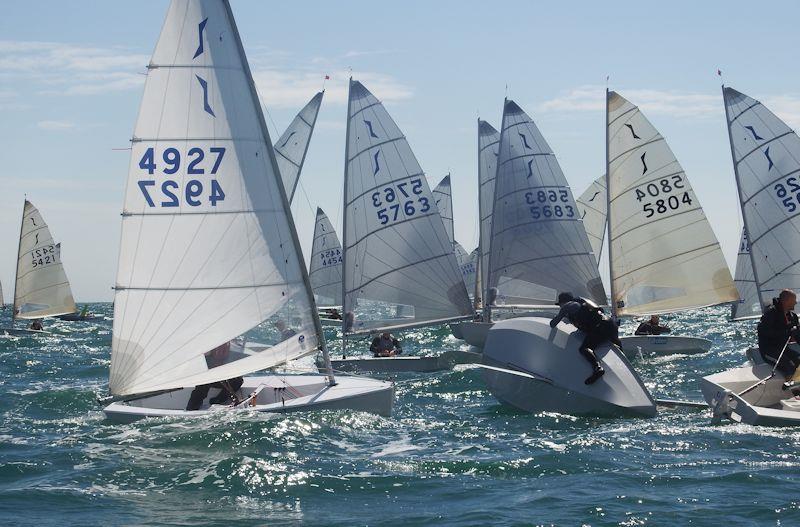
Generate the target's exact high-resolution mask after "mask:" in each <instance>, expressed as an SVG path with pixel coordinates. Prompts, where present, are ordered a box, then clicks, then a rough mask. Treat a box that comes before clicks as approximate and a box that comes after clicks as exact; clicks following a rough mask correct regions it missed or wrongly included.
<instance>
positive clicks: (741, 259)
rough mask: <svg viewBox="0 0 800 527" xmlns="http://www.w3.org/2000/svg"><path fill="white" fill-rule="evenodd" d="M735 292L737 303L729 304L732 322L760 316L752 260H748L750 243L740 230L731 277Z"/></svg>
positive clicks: (759, 303)
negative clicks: (734, 266)
mask: <svg viewBox="0 0 800 527" xmlns="http://www.w3.org/2000/svg"><path fill="white" fill-rule="evenodd" d="M733 281H734V283H735V284H736V290H737V291H739V301H738V302H734V303H733V304H731V318H732V319H733V320H746V319H748V318H757V317H760V316H761V301H760V300H759V298H758V287H756V280H755V278H754V277H753V260H752V259H751V258H750V243H749V242H748V241H747V231H746V230H744V228H742V238H741V241H740V242H739V253H738V254H737V255H736V272H735V273H734V275H733Z"/></svg>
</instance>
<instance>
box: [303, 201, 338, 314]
mask: <svg viewBox="0 0 800 527" xmlns="http://www.w3.org/2000/svg"><path fill="white" fill-rule="evenodd" d="M308 278H309V279H310V280H311V290H312V291H314V298H315V299H316V301H317V305H318V306H341V305H342V245H341V244H340V243H339V237H338V236H337V235H336V231H335V230H334V228H333V225H331V221H330V220H329V219H328V215H327V214H325V213H324V212H323V211H322V209H321V208H319V207H317V223H316V225H315V226H314V242H313V243H312V245H311V267H310V269H309V271H308Z"/></svg>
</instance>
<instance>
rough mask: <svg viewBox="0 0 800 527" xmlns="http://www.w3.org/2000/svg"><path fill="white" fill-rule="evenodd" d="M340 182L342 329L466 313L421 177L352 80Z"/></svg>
mask: <svg viewBox="0 0 800 527" xmlns="http://www.w3.org/2000/svg"><path fill="white" fill-rule="evenodd" d="M344 180H345V182H344V186H345V188H344V198H343V202H344V211H345V212H344V222H343V223H344V232H343V233H342V234H343V243H342V245H343V246H344V258H343V286H342V289H343V306H344V310H345V313H346V315H345V319H352V321H353V324H352V325H349V326H348V327H346V330H347V332H348V333H350V332H359V331H366V330H377V329H379V328H381V329H390V328H394V327H397V328H401V327H409V325H414V327H418V326H419V325H426V324H433V323H437V321H441V320H448V319H453V318H455V317H459V316H465V315H468V314H469V313H470V311H471V306H470V303H469V297H468V295H467V291H466V288H465V286H464V282H463V280H462V278H461V271H460V269H459V266H458V262H457V260H456V255H455V254H454V252H453V242H452V240H451V238H450V236H449V235H448V232H447V229H446V227H445V224H444V222H443V221H442V217H441V216H440V211H439V208H438V207H437V205H436V202H435V198H434V195H433V193H432V192H431V190H430V188H429V187H428V182H427V180H426V179H425V175H424V172H423V171H422V168H421V167H420V166H419V163H418V162H417V160H416V157H415V156H414V154H413V152H412V151H411V148H410V146H409V144H408V141H407V140H406V138H405V136H404V135H403V133H402V132H401V131H400V129H399V128H398V127H397V125H396V124H395V122H394V120H393V119H392V118H391V116H390V115H389V114H388V112H387V111H386V109H385V108H384V107H383V105H382V104H381V103H380V101H378V99H377V98H375V96H374V95H372V93H370V92H369V91H368V90H367V89H366V88H365V87H364V85H363V84H361V83H360V82H358V81H354V80H352V79H351V81H350V91H349V97H348V122H347V143H346V152H345V178H344Z"/></svg>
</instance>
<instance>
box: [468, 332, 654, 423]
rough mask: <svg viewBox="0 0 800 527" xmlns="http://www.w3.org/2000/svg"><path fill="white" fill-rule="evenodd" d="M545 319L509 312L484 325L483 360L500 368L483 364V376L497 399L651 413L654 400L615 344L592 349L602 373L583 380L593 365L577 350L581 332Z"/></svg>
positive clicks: (537, 406) (521, 405) (595, 411)
mask: <svg viewBox="0 0 800 527" xmlns="http://www.w3.org/2000/svg"><path fill="white" fill-rule="evenodd" d="M549 322H550V320H549V319H547V318H536V317H530V318H529V317H524V318H514V319H509V320H504V321H500V322H497V323H496V324H495V325H494V327H493V328H492V329H491V331H489V334H488V337H487V341H486V345H485V346H484V350H483V364H484V365H487V366H491V367H496V368H499V369H490V368H484V371H483V378H484V380H485V381H486V384H487V387H488V388H489V391H490V392H491V393H492V395H494V396H495V397H496V398H497V399H498V400H499V401H500V402H502V403H505V404H508V405H511V406H514V407H516V408H518V409H520V410H523V411H526V412H531V413H539V412H558V413H566V414H573V415H597V416H608V417H612V416H622V415H633V416H645V417H652V416H654V415H655V414H656V405H655V401H654V400H653V398H652V397H651V395H650V393H649V392H648V391H647V388H646V387H645V386H644V383H642V380H641V379H640V378H639V376H638V374H637V373H636V371H635V370H634V369H633V367H632V366H631V365H630V363H629V362H628V360H627V359H626V358H625V356H624V355H623V354H622V352H620V351H619V350H618V349H617V347H616V346H611V345H609V344H604V345H602V346H598V349H596V350H595V353H596V354H597V356H598V358H599V359H600V361H601V363H602V364H603V367H604V368H605V370H606V373H605V375H604V376H603V377H601V378H600V379H599V380H598V381H597V382H595V383H594V384H591V385H586V384H584V380H585V379H586V378H587V377H588V376H589V375H590V374H591V373H592V368H591V365H590V364H589V363H588V362H587V361H586V360H585V359H584V358H583V357H582V356H581V355H580V353H579V352H578V347H579V345H580V344H581V342H582V341H583V333H581V332H580V331H578V330H576V329H575V328H574V327H573V326H571V325H567V324H564V323H561V324H559V325H558V326H557V327H556V328H551V327H550V324H549ZM503 370H511V371H503ZM514 371H517V372H522V373H523V375H515V374H514V373H513V372H514Z"/></svg>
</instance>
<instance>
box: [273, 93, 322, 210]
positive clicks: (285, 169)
mask: <svg viewBox="0 0 800 527" xmlns="http://www.w3.org/2000/svg"><path fill="white" fill-rule="evenodd" d="M324 93H325V92H324V91H321V92H319V93H317V94H316V95H314V97H312V98H311V100H310V101H308V104H306V105H305V106H304V107H303V109H302V110H300V113H298V114H297V116H296V117H295V118H294V120H293V121H292V122H291V123H290V124H289V127H288V128H287V129H286V131H285V132H283V135H281V137H280V139H278V140H277V141H275V159H277V161H278V170H280V173H281V177H282V179H283V188H285V189H286V195H287V196H288V197H289V203H291V202H292V200H293V199H294V192H295V190H297V182H298V181H299V180H300V171H301V170H302V169H303V162H304V161H305V160H306V153H307V152H308V145H309V144H310V143H311V134H312V133H314V125H315V124H316V122H317V115H318V114H319V107H320V105H322V96H323V94H324Z"/></svg>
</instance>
